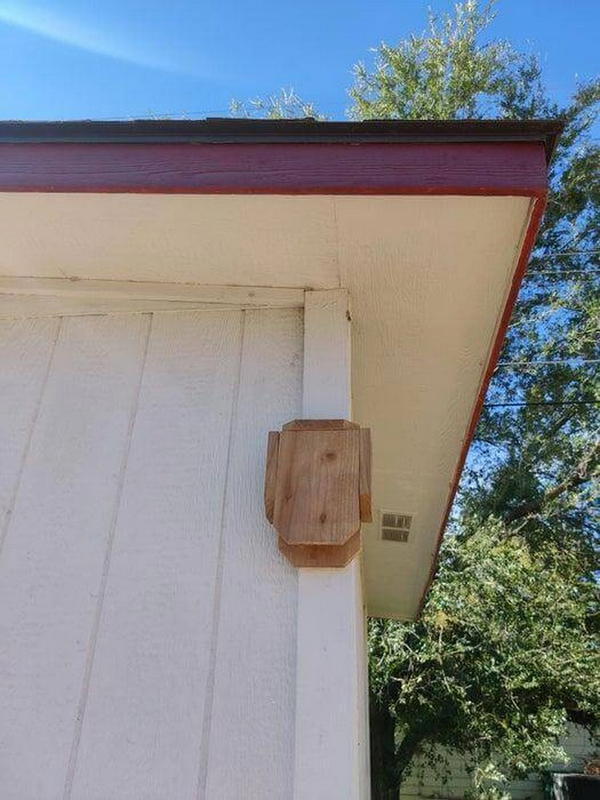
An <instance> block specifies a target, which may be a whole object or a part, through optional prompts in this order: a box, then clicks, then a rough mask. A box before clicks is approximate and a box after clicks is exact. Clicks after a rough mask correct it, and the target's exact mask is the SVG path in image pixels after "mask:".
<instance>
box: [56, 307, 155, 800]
mask: <svg viewBox="0 0 600 800" xmlns="http://www.w3.org/2000/svg"><path fill="white" fill-rule="evenodd" d="M147 316H148V324H147V330H146V335H145V337H144V344H143V348H142V352H141V358H140V366H139V373H138V378H137V386H136V390H135V393H134V396H133V401H132V404H131V411H130V414H129V421H128V424H127V433H126V435H125V447H124V449H123V455H122V458H121V465H120V468H119V482H118V485H117V491H116V493H115V500H114V504H113V510H112V515H111V520H110V526H109V531H108V537H107V540H106V549H105V553H104V562H103V565H102V575H101V577H100V585H99V587H98V599H97V601H96V608H95V610H94V618H93V621H92V629H91V631H90V638H89V641H88V648H87V653H86V661H85V669H84V672H83V680H82V683H81V691H80V695H79V702H78V704H77V715H76V717H75V726H74V729H73V739H72V741H71V752H70V754H69V761H68V763H67V772H66V775H65V787H64V792H63V800H70V797H71V794H72V792H73V782H74V780H75V771H76V769H77V758H78V756H79V745H80V742H81V734H82V731H83V720H84V717H85V712H86V709H87V701H88V697H89V692H90V683H91V677H92V672H93V667H94V659H95V657H96V645H97V643H98V633H99V631H100V624H101V622H102V612H103V610H104V598H105V596H106V587H107V584H108V575H109V571H110V562H111V558H112V552H113V548H114V542H115V536H116V531H117V522H118V519H119V512H120V510H121V499H122V496H123V486H124V485H125V473H126V472H127V464H128V462H129V454H130V452H131V442H132V440H133V431H134V428H135V421H136V418H137V413H138V409H139V404H140V396H141V393H142V383H143V380H144V373H145V370H146V361H147V358H148V349H149V345H150V337H151V334H152V323H153V319H154V315H153V314H148V315H147Z"/></svg>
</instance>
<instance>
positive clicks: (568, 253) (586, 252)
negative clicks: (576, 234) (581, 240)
mask: <svg viewBox="0 0 600 800" xmlns="http://www.w3.org/2000/svg"><path fill="white" fill-rule="evenodd" d="M598 253H600V250H594V249H590V250H556V252H554V253H536V252H535V251H534V258H562V257H563V256H593V255H597V254H598Z"/></svg>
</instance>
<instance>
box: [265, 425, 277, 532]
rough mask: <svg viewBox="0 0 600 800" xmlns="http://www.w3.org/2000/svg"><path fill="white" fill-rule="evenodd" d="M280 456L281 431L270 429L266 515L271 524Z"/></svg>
mask: <svg viewBox="0 0 600 800" xmlns="http://www.w3.org/2000/svg"><path fill="white" fill-rule="evenodd" d="M278 456H279V433H278V432H277V431H269V438H268V441H267V462H266V466H265V488H264V499H265V515H266V517H267V519H268V520H269V522H270V523H271V525H272V524H273V516H274V513H275V491H276V486H277V460H278Z"/></svg>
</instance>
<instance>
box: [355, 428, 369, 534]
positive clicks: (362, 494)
mask: <svg viewBox="0 0 600 800" xmlns="http://www.w3.org/2000/svg"><path fill="white" fill-rule="evenodd" d="M371 462H372V448H371V429H370V428H361V429H360V440H359V462H358V507H359V511H360V521H361V522H373V508H372V491H371Z"/></svg>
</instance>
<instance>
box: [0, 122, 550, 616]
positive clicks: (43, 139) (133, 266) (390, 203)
mask: <svg viewBox="0 0 600 800" xmlns="http://www.w3.org/2000/svg"><path fill="white" fill-rule="evenodd" d="M560 128H561V126H560V124H559V123H556V122H548V121H541V122H540V121H535V122H528V123H523V122H517V123H515V122H497V121H495V122H489V121H482V122H471V121H463V122H446V123H440V122H419V123H407V122H372V123H317V122H314V121H279V122H263V121H248V120H241V121H238V120H214V121H206V122H174V121H168V122H165V121H158V122H154V121H152V122H148V121H140V122H132V123H92V122H82V123H0V211H1V213H0V230H1V234H2V241H3V248H2V252H1V253H0V283H1V282H2V280H4V286H5V288H4V290H3V291H4V292H5V294H4V297H3V298H2V303H0V314H2V315H7V314H11V313H14V314H16V313H23V312H22V309H23V308H24V306H23V295H26V294H27V292H28V290H27V289H26V288H24V289H22V291H21V292H20V297H19V296H17V295H18V294H19V293H18V286H19V285H21V286H22V287H26V286H27V285H30V286H31V285H32V284H31V281H32V279H35V280H38V281H39V280H42V279H43V280H44V281H45V283H44V286H45V287H46V288H45V289H44V290H43V293H45V294H49V293H50V294H51V293H52V290H51V289H50V290H49V289H48V286H52V285H53V283H52V282H53V281H56V286H57V287H59V286H61V285H64V284H65V283H68V285H69V286H71V287H72V286H73V285H74V283H75V282H76V283H77V284H78V285H79V286H81V285H82V284H85V282H86V281H90V283H89V284H87V285H88V286H89V287H90V291H91V292H93V291H94V290H97V291H99V292H100V293H102V292H105V295H106V291H107V289H106V287H107V286H109V287H110V286H112V284H107V283H106V282H115V284H114V285H115V287H129V288H128V289H126V290H123V289H118V288H115V292H117V294H119V292H121V295H120V296H121V297H123V296H124V295H122V292H123V291H125V294H127V292H130V295H131V291H132V290H131V287H132V286H134V284H135V286H138V289H135V286H134V290H133V295H135V292H136V291H137V295H135V296H136V297H137V299H138V300H139V293H140V291H141V289H140V288H139V287H140V286H142V285H143V286H145V287H146V289H145V290H144V291H147V292H149V293H150V294H152V293H153V292H154V295H153V296H154V297H155V298H156V297H159V298H160V297H163V299H164V297H165V296H166V295H165V293H166V294H167V295H169V297H170V298H171V300H170V302H183V303H185V302H186V299H185V298H186V297H187V298H188V302H189V297H190V292H191V293H192V294H193V293H194V292H195V291H196V290H197V288H198V287H200V286H203V287H205V289H204V294H203V296H204V297H206V287H216V286H219V285H228V286H235V287H241V288H240V290H239V291H240V292H242V294H243V291H244V288H245V287H265V289H266V290H267V291H266V293H265V294H264V295H263V294H261V295H260V297H266V296H267V295H268V293H269V292H271V295H270V296H272V297H274V296H275V294H276V295H277V297H278V298H279V300H278V301H277V302H275V304H276V305H277V304H278V303H279V304H280V305H281V304H283V305H285V304H286V303H288V304H289V305H297V304H298V298H299V297H301V290H303V289H316V288H319V289H324V288H339V287H346V288H347V289H348V290H349V292H350V297H351V304H352V316H353V378H352V390H353V408H354V417H355V419H356V420H357V421H358V422H360V423H361V424H362V425H366V426H370V427H371V428H372V430H373V439H374V469H373V476H374V507H375V509H386V510H392V511H398V512H399V513H402V514H409V515H412V516H413V528H412V530H411V534H410V538H409V541H408V542H407V543H405V544H404V543H403V544H400V543H398V542H390V541H382V539H381V537H380V534H379V529H378V522H376V523H374V524H373V525H371V526H366V530H365V575H366V589H367V601H368V605H369V612H370V613H371V614H374V615H385V616H396V617H401V618H410V617H412V616H414V614H415V613H416V612H417V609H418V607H419V604H420V602H421V599H422V597H423V594H424V591H425V589H426V587H427V585H428V582H429V580H430V579H431V575H432V574H433V570H434V568H435V558H436V553H437V549H438V546H439V541H440V537H441V534H442V532H443V528H444V526H445V524H446V520H447V516H448V513H449V509H450V505H451V503H452V499H453V496H454V493H455V491H456V486H457V483H458V480H459V477H460V473H461V470H462V467H463V464H464V459H465V457H466V453H467V450H468V446H469V443H470V440H471V438H472V436H473V432H474V429H475V426H476V423H477V419H478V416H479V413H480V410H481V406H482V403H483V398H484V395H485V391H486V387H487V384H488V381H489V379H490V376H491V374H492V372H493V369H494V366H495V363H496V360H497V358H498V353H499V351H500V348H501V345H502V341H503V338H504V335H505V331H506V327H507V324H508V320H509V317H510V314H511V310H512V307H513V304H514V301H515V299H516V295H517V292H518V288H519V285H520V282H521V279H522V276H523V273H524V271H525V269H526V265H527V260H528V256H529V253H530V250H531V247H532V245H533V242H534V239H535V235H536V231H537V228H538V226H539V222H540V219H541V216H542V214H543V210H544V204H545V198H546V192H547V163H548V158H549V157H550V154H551V152H552V149H553V147H554V142H555V139H556V137H557V135H558V133H559V132H560ZM28 281H29V284H28V283H27V282H28ZM11 282H12V283H11ZM19 282H20V283H19ZM116 282H123V283H118V284H117V283H116ZM38 285H41V284H38ZM163 285H164V288H163V289H162V290H161V288H160V287H161V286H163ZM10 286H12V287H13V289H10ZM149 286H152V287H153V288H152V289H148V288H147V287H149ZM6 287H9V288H8V289H7V288H6ZM14 287H17V289H15V288H14ZM60 291H62V290H59V289H58V288H57V292H56V294H57V296H58V294H60ZM161 291H162V294H161ZM211 291H212V295H211V296H212V297H213V302H218V300H217V301H215V299H214V298H215V297H217V298H218V297H220V296H221V295H220V294H219V291H218V290H217V289H212V290H211ZM11 292H13V293H12V294H11ZM209 293H210V292H209ZM274 293H275V294H274ZM66 294H68V292H67V293H66ZM66 294H65V293H64V292H63V296H66ZM200 294H202V293H200ZM200 294H199V295H198V297H199V296H200ZM133 295H131V296H133ZM223 296H224V295H223ZM249 296H250V295H249ZM252 296H253V297H254V298H256V295H252ZM182 298H183V300H182ZM283 298H287V300H284V299H283ZM146 300H147V299H146ZM60 304H61V301H60V300H58V301H57V302H54V304H50V305H46V306H43V308H45V309H46V310H45V311H44V310H43V309H42V311H41V312H38V313H56V309H60V307H61V305H60ZM252 304H254V305H256V304H257V303H256V299H255V300H254V301H252V302H251V303H250V305H252ZM159 306H160V304H159ZM34 307H35V304H33V305H32V306H31V308H34ZM128 307H129V308H135V307H136V306H135V305H131V303H130V304H129V305H128V304H127V301H125V303H124V305H122V308H124V309H125V308H128ZM184 307H185V306H184ZM11 308H12V309H13V310H12V311H11Z"/></svg>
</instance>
